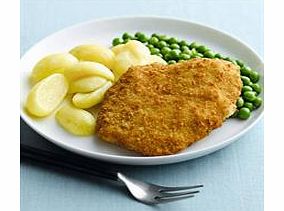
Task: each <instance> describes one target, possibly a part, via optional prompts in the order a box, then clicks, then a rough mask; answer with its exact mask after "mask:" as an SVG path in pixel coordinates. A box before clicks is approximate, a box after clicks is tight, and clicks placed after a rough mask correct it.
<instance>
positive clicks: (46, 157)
mask: <svg viewBox="0 0 284 211" xmlns="http://www.w3.org/2000/svg"><path fill="white" fill-rule="evenodd" d="M74 157H75V156H74ZM74 157H72V156H69V155H61V154H58V153H53V152H49V151H45V150H42V149H38V148H34V147H31V146H27V145H24V144H21V158H25V159H30V160H33V161H36V162H40V163H44V164H48V165H51V166H53V167H57V168H61V169H67V170H72V171H76V172H80V173H83V174H88V175H91V176H97V177H101V178H105V179H110V180H117V173H116V172H115V171H111V170H109V169H106V168H105V167H104V166H102V165H100V164H97V163H95V162H90V160H88V159H85V158H77V157H76V158H74Z"/></svg>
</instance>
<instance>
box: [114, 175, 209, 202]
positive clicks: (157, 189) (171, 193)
mask: <svg viewBox="0 0 284 211" xmlns="http://www.w3.org/2000/svg"><path fill="white" fill-rule="evenodd" d="M117 176H118V178H119V180H120V181H122V182H123V183H124V184H125V185H126V187H127V188H128V190H129V191H130V193H131V194H132V196H133V197H134V198H135V199H137V200H138V201H140V202H142V203H145V204H159V203H165V202H172V201H177V200H181V199H186V198H191V197H194V194H196V193H199V190H198V189H199V188H201V187H203V185H194V186H182V187H166V186H159V185H155V184H151V183H146V182H142V181H139V180H136V179H133V178H129V177H127V176H125V175H123V174H122V173H119V172H118V173H117Z"/></svg>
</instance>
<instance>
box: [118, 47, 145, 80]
mask: <svg viewBox="0 0 284 211" xmlns="http://www.w3.org/2000/svg"><path fill="white" fill-rule="evenodd" d="M148 63H149V60H148V58H137V57H135V56H134V55H133V53H131V52H130V51H123V52H121V53H119V54H118V55H117V56H116V57H115V60H114V68H113V73H114V75H115V80H118V79H119V78H120V76H121V75H122V74H124V73H125V72H126V71H127V70H128V68H129V67H131V66H135V65H145V64H148Z"/></svg>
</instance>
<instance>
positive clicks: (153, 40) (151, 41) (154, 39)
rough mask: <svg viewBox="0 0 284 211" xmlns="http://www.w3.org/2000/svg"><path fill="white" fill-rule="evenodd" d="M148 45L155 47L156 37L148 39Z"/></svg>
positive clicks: (157, 40) (157, 41)
mask: <svg viewBox="0 0 284 211" xmlns="http://www.w3.org/2000/svg"><path fill="white" fill-rule="evenodd" d="M149 43H150V44H151V45H154V46H156V45H157V44H158V43H159V39H158V38H157V37H151V38H150V39H149Z"/></svg>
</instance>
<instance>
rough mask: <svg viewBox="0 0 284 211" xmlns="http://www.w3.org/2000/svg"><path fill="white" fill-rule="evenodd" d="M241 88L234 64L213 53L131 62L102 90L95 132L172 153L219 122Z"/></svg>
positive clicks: (150, 152)
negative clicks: (168, 62)
mask: <svg viewBox="0 0 284 211" xmlns="http://www.w3.org/2000/svg"><path fill="white" fill-rule="evenodd" d="M241 88H242V82H241V79H240V71H239V68H238V66H236V65H234V64H233V63H231V62H227V61H223V60H219V59H200V58H198V59H192V60H189V61H185V62H181V63H177V64H173V65H161V64H151V65H145V66H135V67H131V68H129V70H128V71H127V72H126V73H125V74H124V75H123V76H122V77H121V78H120V80H119V81H118V82H117V83H116V84H115V85H114V86H113V87H111V88H110V89H109V90H108V91H107V93H106V95H105V99H104V101H103V103H102V106H101V110H100V112H99V114H98V117H97V124H96V132H97V135H98V136H99V137H100V138H101V139H103V140H105V141H107V142H111V143H114V144H118V145H120V146H122V147H125V148H127V149H129V150H133V151H136V152H138V153H142V154H143V155H147V156H154V155H169V154H174V153H177V152H179V151H180V150H183V149H185V148H186V147H188V146H189V145H191V144H192V143H194V142H196V141H198V140H200V139H202V138H203V137H205V136H207V135H208V134H209V133H210V131H212V130H213V129H215V128H218V127H220V126H221V125H222V123H223V121H224V120H225V119H226V118H227V117H228V116H230V115H231V114H232V113H233V112H234V111H235V108H236V107H235V104H236V101H237V99H238V98H239V96H240V94H241Z"/></svg>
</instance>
